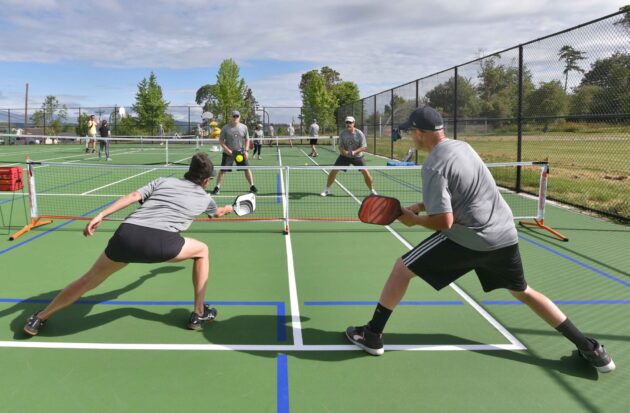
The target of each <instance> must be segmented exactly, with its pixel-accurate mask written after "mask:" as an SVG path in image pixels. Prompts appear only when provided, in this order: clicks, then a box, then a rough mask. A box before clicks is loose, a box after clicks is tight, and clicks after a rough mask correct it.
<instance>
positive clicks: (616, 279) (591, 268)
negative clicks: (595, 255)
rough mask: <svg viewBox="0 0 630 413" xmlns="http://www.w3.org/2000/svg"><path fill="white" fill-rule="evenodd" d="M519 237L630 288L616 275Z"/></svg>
mask: <svg viewBox="0 0 630 413" xmlns="http://www.w3.org/2000/svg"><path fill="white" fill-rule="evenodd" d="M518 237H519V238H520V239H522V240H524V241H527V242H529V243H530V244H534V245H536V246H537V247H540V248H542V249H544V250H546V251H549V252H551V253H552V254H555V255H557V256H559V257H562V258H564V259H567V260H569V261H571V262H572V263H574V264H577V265H579V266H581V267H584V268H586V269H588V270H591V271H593V272H594V273H596V274H599V275H603V276H604V277H606V278H608V279H611V280H613V281H615V282H618V283H619V284H622V285H625V286H626V287H630V282H627V281H624V280H622V279H619V278H617V277H615V276H614V275H610V274H608V273H607V272H604V271H602V270H600V269H597V268H595V267H592V266H590V265H588V264H586V263H583V262H582V261H580V260H577V259H575V258H573V257H569V256H568V255H566V254H563V253H561V252H559V251H556V250H554V249H553V248H550V247H547V246H546V245H543V244H540V243H538V242H536V241H534V240H531V239H529V238H527V237H524V236H523V235H519V236H518Z"/></svg>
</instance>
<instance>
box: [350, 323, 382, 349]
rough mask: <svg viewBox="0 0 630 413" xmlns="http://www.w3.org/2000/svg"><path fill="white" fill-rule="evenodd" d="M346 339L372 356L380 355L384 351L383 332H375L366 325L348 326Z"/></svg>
mask: <svg viewBox="0 0 630 413" xmlns="http://www.w3.org/2000/svg"><path fill="white" fill-rule="evenodd" d="M346 337H347V338H348V340H349V341H350V342H351V343H353V344H356V345H357V346H359V347H361V348H362V349H363V350H365V351H366V352H368V353H370V354H371V355H373V356H382V355H383V353H385V349H384V348H383V334H382V333H381V334H376V333H374V332H373V331H371V330H370V329H369V328H368V327H367V326H361V327H348V328H347V329H346Z"/></svg>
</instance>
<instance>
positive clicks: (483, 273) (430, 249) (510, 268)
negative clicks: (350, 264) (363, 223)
mask: <svg viewBox="0 0 630 413" xmlns="http://www.w3.org/2000/svg"><path fill="white" fill-rule="evenodd" d="M402 261H403V264H405V266H406V267H407V268H409V269H410V270H411V271H412V272H413V273H414V274H416V275H417V276H418V277H420V278H422V279H423V280H425V281H426V282H427V283H429V284H430V285H431V286H432V287H433V288H435V289H436V290H441V289H442V288H444V287H446V286H447V285H449V284H450V283H452V282H453V281H455V280H457V279H458V278H459V277H461V276H462V275H464V274H466V273H467V272H469V271H472V270H475V272H476V273H477V277H478V278H479V282H480V283H481V286H482V288H483V290H484V291H486V292H488V291H492V290H495V289H497V288H507V289H508V290H512V291H524V290H525V289H526V288H527V282H526V281H525V275H524V273H523V263H522V262H521V255H520V253H519V250H518V244H514V245H510V246H508V247H504V248H500V249H497V250H493V251H475V250H471V249H469V248H466V247H463V246H461V245H459V244H457V243H455V242H453V241H451V240H450V239H448V238H447V237H446V236H445V235H444V234H442V233H441V232H436V233H434V234H433V235H431V236H430V237H429V238H427V239H425V240H424V241H422V242H421V243H420V244H418V245H417V246H416V247H415V248H414V249H412V250H411V251H409V252H408V253H406V254H405V255H403V256H402Z"/></svg>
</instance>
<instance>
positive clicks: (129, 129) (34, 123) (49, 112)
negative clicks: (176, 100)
mask: <svg viewBox="0 0 630 413" xmlns="http://www.w3.org/2000/svg"><path fill="white" fill-rule="evenodd" d="M202 112H203V110H202V108H201V107H200V106H169V107H168V109H167V114H168V116H167V117H166V118H165V119H164V120H163V121H162V122H161V123H160V122H156V123H155V124H154V125H149V126H144V127H139V126H138V125H137V124H134V122H133V121H132V119H134V118H136V117H137V114H136V113H135V112H134V111H133V110H132V109H131V106H117V105H116V106H95V107H71V108H68V107H66V106H65V105H59V106H57V107H55V108H48V109H45V108H43V107H42V106H41V105H40V106H33V107H30V108H29V109H28V114H27V116H26V119H25V115H24V114H25V109H24V108H21V109H0V133H16V132H18V130H21V133H23V134H28V135H59V136H84V135H85V134H86V131H85V130H83V129H84V127H83V128H82V127H81V125H84V124H86V123H87V119H88V118H89V116H91V115H94V116H95V117H96V119H97V120H98V121H101V120H107V121H108V122H109V124H110V127H111V130H112V134H113V135H115V136H116V135H118V136H123V135H124V136H142V135H144V136H147V135H154V136H158V135H160V134H164V135H173V134H179V135H194V134H195V133H196V132H197V126H198V125H200V124H202V123H203V120H202V118H201V114H202Z"/></svg>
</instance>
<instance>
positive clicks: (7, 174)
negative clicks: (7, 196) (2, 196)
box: [0, 167, 24, 192]
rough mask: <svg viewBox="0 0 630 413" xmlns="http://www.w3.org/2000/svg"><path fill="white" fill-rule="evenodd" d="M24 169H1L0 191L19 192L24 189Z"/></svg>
mask: <svg viewBox="0 0 630 413" xmlns="http://www.w3.org/2000/svg"><path fill="white" fill-rule="evenodd" d="M22 178H23V176H22V168H21V167H11V168H0V191H11V192H14V191H19V190H20V189H22V188H24V180H23V179H22Z"/></svg>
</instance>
